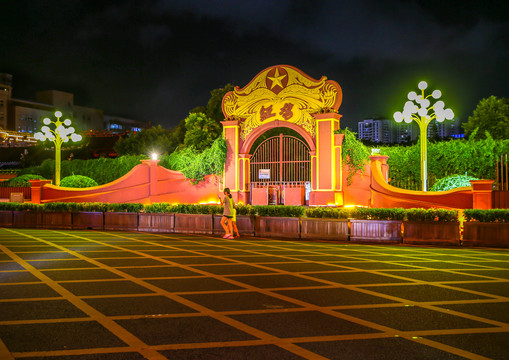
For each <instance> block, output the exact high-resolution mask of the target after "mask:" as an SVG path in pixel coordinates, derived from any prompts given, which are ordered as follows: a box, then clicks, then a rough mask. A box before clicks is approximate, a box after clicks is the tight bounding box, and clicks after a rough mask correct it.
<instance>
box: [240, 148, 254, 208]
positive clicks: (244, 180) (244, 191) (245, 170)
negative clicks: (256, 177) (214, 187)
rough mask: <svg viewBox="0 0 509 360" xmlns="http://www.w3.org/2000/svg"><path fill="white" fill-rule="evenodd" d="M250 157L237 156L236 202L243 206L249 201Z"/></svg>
mask: <svg viewBox="0 0 509 360" xmlns="http://www.w3.org/2000/svg"><path fill="white" fill-rule="evenodd" d="M250 159H251V155H250V154H239V198H238V200H237V201H239V202H242V203H244V204H247V203H249V200H250V193H251V189H250V177H251V171H250V169H251V162H250Z"/></svg>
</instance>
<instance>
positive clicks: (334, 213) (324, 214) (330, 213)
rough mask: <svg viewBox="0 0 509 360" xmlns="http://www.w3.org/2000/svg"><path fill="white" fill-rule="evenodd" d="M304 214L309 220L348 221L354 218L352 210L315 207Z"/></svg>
mask: <svg viewBox="0 0 509 360" xmlns="http://www.w3.org/2000/svg"><path fill="white" fill-rule="evenodd" d="M304 214H305V215H306V216H307V217H308V218H327V219H348V218H350V217H352V210H350V209H343V208H331V207H314V208H309V209H306V211H305V212H304Z"/></svg>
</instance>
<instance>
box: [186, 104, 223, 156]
mask: <svg viewBox="0 0 509 360" xmlns="http://www.w3.org/2000/svg"><path fill="white" fill-rule="evenodd" d="M221 133H222V127H221V124H220V123H219V122H217V121H215V120H213V119H211V118H209V117H208V116H207V115H205V114H204V113H191V114H189V116H188V117H187V118H186V134H185V137H184V146H185V147H189V148H193V149H195V150H197V151H203V150H205V149H206V148H208V147H210V146H211V145H212V143H213V142H214V140H216V139H217V138H218V137H220V136H221Z"/></svg>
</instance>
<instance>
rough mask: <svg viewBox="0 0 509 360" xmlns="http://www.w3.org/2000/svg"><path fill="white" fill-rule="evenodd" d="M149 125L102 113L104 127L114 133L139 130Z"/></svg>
mask: <svg viewBox="0 0 509 360" xmlns="http://www.w3.org/2000/svg"><path fill="white" fill-rule="evenodd" d="M149 127H150V123H144V122H141V121H137V120H133V119H127V118H123V117H119V116H110V115H104V129H105V130H106V131H110V132H112V133H114V134H120V133H125V132H127V131H131V132H139V131H141V130H142V129H146V128H149Z"/></svg>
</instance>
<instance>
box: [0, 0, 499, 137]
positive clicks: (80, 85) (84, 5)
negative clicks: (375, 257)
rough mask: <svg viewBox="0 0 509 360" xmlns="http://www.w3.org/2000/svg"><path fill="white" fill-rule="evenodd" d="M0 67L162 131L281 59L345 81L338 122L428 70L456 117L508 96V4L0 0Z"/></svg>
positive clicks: (380, 104) (37, 86)
mask: <svg viewBox="0 0 509 360" xmlns="http://www.w3.org/2000/svg"><path fill="white" fill-rule="evenodd" d="M1 5H2V9H1V14H0V72H6V73H10V74H13V75H14V97H16V98H21V99H33V98H34V96H35V92H36V91H39V90H47V89H57V90H62V91H68V92H72V93H74V94H75V103H76V104H78V105H83V106H90V107H96V108H101V109H104V110H105V113H106V114H111V115H120V116H126V117H132V118H137V119H140V120H145V121H152V122H153V123H154V124H161V125H163V126H164V127H167V128H170V127H172V126H174V125H176V124H177V123H178V122H179V121H180V120H181V119H183V118H185V117H186V115H187V114H188V111H189V110H190V109H192V108H194V107H196V106H198V105H205V104H206V102H207V100H208V98H209V95H210V94H209V92H210V90H212V89H214V88H218V87H222V86H224V85H225V84H227V83H233V84H234V85H239V86H241V87H243V86H245V85H246V84H247V83H248V82H249V81H250V80H251V79H252V78H253V77H254V76H255V75H256V74H257V73H258V72H260V71H261V70H263V69H265V68H267V67H269V66H272V65H278V64H288V65H293V66H296V67H297V68H300V69H301V70H302V71H304V72H305V73H307V74H308V75H310V76H312V77H314V78H320V77H321V76H322V75H325V76H327V77H328V78H329V79H332V80H336V81H337V82H338V83H339V84H340V85H341V87H342V89H343V104H342V106H341V108H340V109H339V110H340V113H341V114H342V115H343V120H342V123H341V127H345V126H346V125H348V126H350V127H352V126H353V127H354V129H355V128H356V123H357V121H359V120H362V119H363V118H365V117H369V116H371V115H373V114H380V115H385V116H390V117H391V118H392V114H393V113H394V111H397V110H401V109H402V108H403V105H404V102H405V100H406V98H405V97H406V94H407V93H408V92H409V91H411V90H417V83H418V82H419V81H421V80H427V81H428V83H429V84H430V86H431V87H432V88H433V89H435V88H439V89H441V90H442V92H443V100H444V101H445V103H446V106H447V107H451V108H452V109H453V110H454V111H455V113H456V115H457V116H459V117H460V118H463V119H466V118H467V117H468V116H469V115H470V114H471V113H472V110H473V109H474V108H475V106H476V105H477V103H478V102H479V100H480V99H481V98H484V97H488V96H490V95H496V96H498V97H509V71H508V68H509V1H507V0H503V1H491V0H484V1H482V0H479V1H468V0H465V1H456V0H440V1H438V0H426V1H424V0H385V1H378V0H345V1H342V0H336V1H334V0H312V1H304V0H294V1H291V0H272V1H271V0H249V1H244V0H180V1H179V0H174V1H172V0H140V1H135V0H132V1H101V0H99V1H92V0H90V1H85V0H53V1H52V0H46V1H39V0H12V1H11V0H3V1H1Z"/></svg>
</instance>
